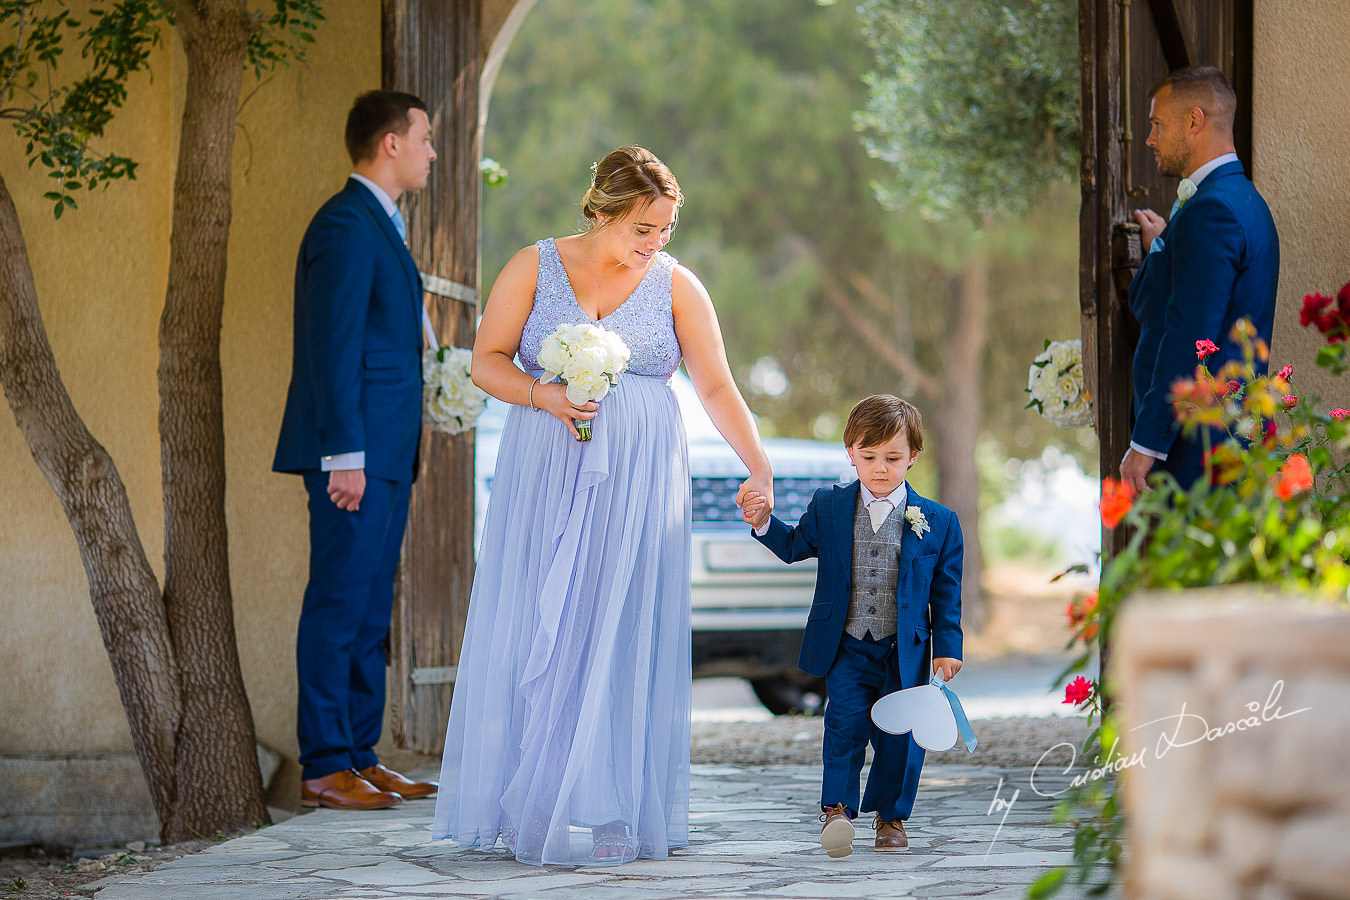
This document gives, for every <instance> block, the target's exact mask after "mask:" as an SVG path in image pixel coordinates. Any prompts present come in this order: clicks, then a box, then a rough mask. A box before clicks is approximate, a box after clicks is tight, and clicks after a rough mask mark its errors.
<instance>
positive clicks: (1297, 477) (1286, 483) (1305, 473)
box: [1275, 453, 1313, 500]
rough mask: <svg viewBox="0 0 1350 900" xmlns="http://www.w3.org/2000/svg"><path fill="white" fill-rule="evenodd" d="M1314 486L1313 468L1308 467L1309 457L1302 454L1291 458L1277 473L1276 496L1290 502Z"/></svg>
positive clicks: (1296, 454)
mask: <svg viewBox="0 0 1350 900" xmlns="http://www.w3.org/2000/svg"><path fill="white" fill-rule="evenodd" d="M1312 486H1313V475H1312V466H1310V465H1308V457H1306V456H1304V455H1303V454H1302V453H1295V454H1293V455H1292V456H1290V457H1289V458H1288V459H1286V460H1285V461H1284V465H1282V466H1280V471H1279V472H1277V473H1275V494H1276V496H1278V497H1279V498H1280V499H1281V500H1289V499H1290V498H1292V497H1293V496H1294V495H1295V494H1301V493H1303V492H1304V491H1306V490H1308V488H1310V487H1312Z"/></svg>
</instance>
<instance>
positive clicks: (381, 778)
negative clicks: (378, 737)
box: [357, 763, 436, 800]
mask: <svg viewBox="0 0 1350 900" xmlns="http://www.w3.org/2000/svg"><path fill="white" fill-rule="evenodd" d="M357 774H358V775H360V776H361V777H362V778H364V779H365V780H366V781H369V782H370V783H371V784H373V785H375V787H377V788H379V789H380V790H382V791H388V792H389V793H391V794H398V795H399V796H400V797H402V798H403V799H404V800H421V799H422V798H423V797H434V796H436V782H434V781H413V780H412V779H411V778H407V777H405V776H403V775H400V774H399V773H397V772H395V771H394V770H393V769H386V768H385V767H384V766H382V765H380V764H379V763H376V764H375V765H373V766H371V767H370V768H369V769H361V770H360V771H359V772H358V773H357Z"/></svg>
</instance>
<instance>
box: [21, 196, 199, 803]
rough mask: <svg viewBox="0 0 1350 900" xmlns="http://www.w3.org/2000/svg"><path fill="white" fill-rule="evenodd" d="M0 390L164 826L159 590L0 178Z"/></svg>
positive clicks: (172, 689) (170, 735) (170, 734)
mask: <svg viewBox="0 0 1350 900" xmlns="http://www.w3.org/2000/svg"><path fill="white" fill-rule="evenodd" d="M0 383H3V385H4V389H5V396H6V398H7V399H8V401H9V406H10V409H11V410H12V411H13V412H14V420H15V422H16V423H17V424H18V426H19V429H20V430H21V431H22V432H23V436H24V440H25V441H27V443H28V450H29V452H30V453H32V454H33V459H34V460H35V461H36V462H37V465H38V468H39V469H40V470H41V471H42V474H43V475H44V476H45V477H46V479H47V481H48V483H49V484H51V486H52V490H53V491H55V492H56V496H57V499H59V500H60V501H61V508H62V509H63V510H64V511H65V514H66V518H67V519H68V520H69V521H70V527H71V529H72V530H73V531H74V533H75V542H76V544H78V546H79V549H80V558H81V559H82V560H83V562H84V570H85V574H86V576H87V577H88V579H89V598H90V600H91V601H92V603H93V606H94V615H95V616H96V617H97V618H98V625H99V631H100V632H101V633H102V635H103V646H104V648H105V649H106V650H107V651H108V659H109V661H110V662H111V663H112V670H113V678H114V679H115V680H116V682H117V691H118V694H119V695H120V696H121V699H122V705H123V707H124V708H125V709H126V714H127V723H128V724H129V725H130V726H131V740H132V743H133V744H134V745H135V747H136V755H137V757H138V758H139V759H140V763H141V770H142V771H143V772H144V773H145V781H146V784H148V785H149V787H150V797H151V800H152V801H153V802H154V805H155V813H156V814H157V815H158V816H159V819H160V821H161V822H164V821H167V820H168V819H169V817H170V814H171V810H172V809H173V804H174V800H175V796H174V788H173V785H174V765H175V763H174V747H175V742H176V736H177V733H178V728H179V724H180V721H181V716H182V707H181V705H180V703H179V693H178V680H179V672H178V667H177V665H176V662H175V655H174V651H173V645H172V643H171V641H170V637H169V629H168V625H167V623H166V621H165V618H164V608H163V606H161V604H160V591H159V584H158V583H157V582H156V580H155V573H154V572H153V571H152V570H151V568H150V562H149V560H148V559H146V556H145V548H144V547H143V546H142V544H141V540H140V537H139V535H138V533H137V531H136V523H135V521H134V520H133V519H132V516H131V506H130V504H129V503H128V501H127V494H126V488H125V486H124V485H123V484H122V479H121V476H120V475H118V473H117V467H116V466H114V465H113V461H112V459H111V457H109V456H108V453H107V451H106V450H104V449H103V447H102V445H100V444H99V443H98V441H96V440H94V437H93V435H91V434H90V433H89V430H88V429H87V428H85V426H84V422H83V421H81V419H80V417H79V414H78V413H77V412H76V411H75V407H74V404H72V403H71V401H70V395H69V394H67V393H66V389H65V385H64V384H62V382H61V373H60V372H59V371H58V370H57V368H56V360H55V358H54V357H53V355H52V348H51V344H50V343H49V342H48V340H47V332H46V328H45V326H44V325H43V322H42V312H41V310H40V308H39V307H38V302H37V289H36V287H35V286H34V284H33V270H32V266H31V265H30V263H29V260H28V249H27V247H26V246H25V245H24V240H23V233H22V231H21V229H20V226H19V217H18V214H17V212H16V211H15V208H14V201H13V199H12V198H11V197H10V194H9V188H8V186H7V185H6V184H5V181H4V179H3V178H0Z"/></svg>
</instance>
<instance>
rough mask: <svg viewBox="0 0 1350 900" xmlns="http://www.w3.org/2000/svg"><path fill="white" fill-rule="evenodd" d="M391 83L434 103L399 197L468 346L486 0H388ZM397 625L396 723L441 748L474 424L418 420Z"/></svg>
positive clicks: (387, 80)
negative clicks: (416, 177) (458, 428)
mask: <svg viewBox="0 0 1350 900" xmlns="http://www.w3.org/2000/svg"><path fill="white" fill-rule="evenodd" d="M383 18H384V74H383V84H384V87H385V88H386V89H389V90H400V91H408V92H409V93H412V94H416V95H417V96H419V97H421V98H422V99H423V100H424V101H425V102H426V104H427V111H428V113H429V114H430V118H431V127H432V140H433V142H434V145H435V147H436V152H437V154H438V157H439V158H438V159H437V160H436V162H435V163H433V164H432V167H431V172H432V174H431V180H430V182H429V183H428V185H427V187H426V188H425V189H423V190H421V191H417V192H414V193H410V194H406V195H405V199H404V200H403V201H402V203H401V206H402V207H403V212H404V215H405V217H406V219H407V221H408V246H409V248H410V249H411V250H412V254H413V258H414V259H416V260H417V267H418V269H420V270H421V272H422V281H423V287H424V289H425V291H426V293H425V294H424V297H423V299H424V300H425V302H426V304H427V309H428V310H429V311H430V313H431V319H432V323H433V324H434V326H435V328H436V333H437V335H438V337H439V340H440V343H442V344H452V345H454V346H459V347H470V346H472V345H473V337H474V329H475V324H476V321H477V313H478V289H477V286H478V208H479V190H480V183H481V180H480V177H479V174H478V160H479V155H480V150H479V148H480V143H479V137H480V127H479V124H480V123H479V110H478V101H479V96H478V92H479V74H480V73H481V71H482V59H483V54H482V52H481V50H480V23H481V18H482V0H386V2H385V4H384V9H383ZM420 453H421V469H420V471H419V473H418V478H417V482H416V483H415V484H414V485H413V492H412V503H411V508H410V511H409V515H408V533H407V537H406V538H405V540H404V544H403V559H402V562H401V563H400V566H399V575H398V578H397V580H396V582H395V590H394V615H393V622H392V624H391V630H390V672H389V711H390V722H391V724H390V730H391V732H392V735H393V738H394V741H395V743H397V744H398V746H400V747H405V748H408V749H412V750H417V751H420V752H422V753H439V752H440V750H441V746H442V743H443V742H444V740H445V721H446V717H447V716H448V715H449V712H450V694H451V690H452V688H453V684H454V676H455V666H456V664H457V663H458V662H459V650H460V642H461V641H462V639H463V635H464V622H465V619H466V617H467V614H468V607H469V592H470V589H471V587H472V585H473V522H474V510H473V495H474V478H473V472H474V436H473V432H468V433H466V434H461V435H455V436H453V437H452V436H450V435H446V434H441V433H438V432H432V431H431V430H430V429H427V428H424V429H423V430H422V442H421V446H420Z"/></svg>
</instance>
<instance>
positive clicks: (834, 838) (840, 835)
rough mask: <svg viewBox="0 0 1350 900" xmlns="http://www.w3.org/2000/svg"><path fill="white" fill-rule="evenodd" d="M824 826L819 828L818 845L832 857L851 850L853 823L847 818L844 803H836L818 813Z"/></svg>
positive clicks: (845, 853) (844, 854)
mask: <svg viewBox="0 0 1350 900" xmlns="http://www.w3.org/2000/svg"><path fill="white" fill-rule="evenodd" d="M820 820H821V821H822V822H824V823H825V827H824V828H822V829H820V846H822V847H824V848H825V852H826V853H828V854H830V856H832V857H834V858H836V859H837V858H839V857H841V856H848V855H849V854H850V853H852V852H853V823H852V822H850V821H849V819H848V810H847V809H845V808H844V804H842V803H836V804H835V805H834V806H831V807H829V808H827V809H826V810H825V811H824V812H822V813H821V814H820Z"/></svg>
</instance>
